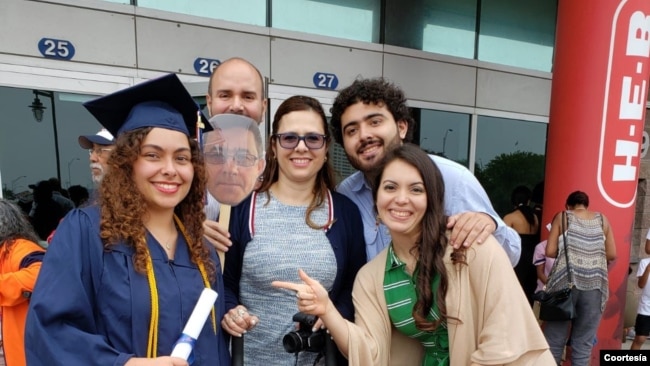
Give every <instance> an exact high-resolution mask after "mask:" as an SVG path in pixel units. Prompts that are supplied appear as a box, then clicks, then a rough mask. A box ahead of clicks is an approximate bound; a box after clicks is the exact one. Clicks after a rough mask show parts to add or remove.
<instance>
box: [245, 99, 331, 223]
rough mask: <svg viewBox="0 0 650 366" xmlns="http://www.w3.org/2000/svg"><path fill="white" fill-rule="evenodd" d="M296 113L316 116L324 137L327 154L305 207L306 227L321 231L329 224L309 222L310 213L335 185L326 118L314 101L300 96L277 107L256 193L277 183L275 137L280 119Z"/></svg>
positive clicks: (265, 190)
mask: <svg viewBox="0 0 650 366" xmlns="http://www.w3.org/2000/svg"><path fill="white" fill-rule="evenodd" d="M296 111H312V112H314V113H316V114H318V115H319V116H320V118H321V121H322V127H323V131H324V134H325V135H326V138H325V147H324V148H325V149H327V154H326V155H325V159H326V161H325V163H324V164H323V166H322V167H321V169H320V170H319V171H318V174H317V175H316V183H315V184H314V190H313V193H314V198H313V199H312V200H311V202H310V203H309V206H308V207H307V214H306V215H305V222H306V223H307V225H309V227H311V228H313V229H322V228H323V227H325V226H329V225H330V224H331V223H330V222H328V223H326V224H325V225H317V224H316V223H314V222H313V221H312V220H311V213H312V212H313V211H314V210H315V209H316V208H318V207H320V206H321V205H322V204H323V202H325V199H326V197H327V192H328V190H333V189H334V188H335V185H336V183H335V179H334V168H333V167H332V164H331V163H330V160H331V159H330V151H329V148H330V145H331V143H332V138H331V136H330V135H329V134H328V133H327V118H326V117H325V112H324V111H323V107H322V106H321V104H320V103H319V102H318V101H317V100H316V99H314V98H311V97H305V96H302V95H296V96H293V97H290V98H289V99H287V100H285V101H284V102H282V104H280V107H278V111H277V112H275V117H274V118H273V125H272V128H271V129H272V131H271V139H270V143H269V144H268V146H267V147H266V169H264V173H263V174H262V177H263V179H264V180H263V183H262V185H261V186H260V187H259V188H258V190H257V191H258V192H268V191H269V189H270V188H271V185H273V183H275V182H277V181H278V177H279V175H280V168H279V166H278V161H277V159H276V158H275V154H274V152H273V145H274V144H275V143H276V141H277V138H276V137H275V135H276V134H277V133H278V130H279V129H280V120H282V117H284V116H285V115H287V114H289V113H291V112H296ZM267 203H268V201H267Z"/></svg>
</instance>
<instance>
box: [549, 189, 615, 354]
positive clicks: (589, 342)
mask: <svg viewBox="0 0 650 366" xmlns="http://www.w3.org/2000/svg"><path fill="white" fill-rule="evenodd" d="M566 209H567V211H566V214H565V215H562V214H561V213H558V214H556V215H555V217H554V218H553V222H552V224H551V232H550V233H549V236H548V242H547V244H546V256H547V257H550V258H555V265H554V267H553V269H552V270H551V273H550V274H549V276H548V278H549V280H548V283H547V284H546V291H549V292H553V291H559V290H561V289H565V288H567V286H568V283H569V279H568V271H567V263H566V256H565V255H564V250H565V249H566V248H568V249H567V250H568V251H567V253H568V257H569V266H570V268H571V277H572V278H571V280H572V284H573V290H572V296H573V301H574V305H575V308H576V314H575V318H574V319H572V320H566V321H549V320H547V321H545V322H544V336H545V337H546V340H547V341H548V344H549V346H550V347H551V352H552V353H553V357H554V358H555V362H556V363H557V364H559V363H560V357H561V356H562V351H563V350H564V346H565V344H566V341H567V339H571V365H573V366H586V365H588V364H589V359H590V358H591V350H592V348H593V345H594V343H593V341H594V339H595V337H596V331H597V330H598V325H599V324H600V319H601V317H602V315H603V311H604V310H605V304H606V302H607V298H608V297H609V279H608V275H607V264H608V262H611V261H613V260H614V259H616V245H615V243H614V232H613V231H612V227H611V226H610V225H609V220H607V218H606V217H605V215H603V214H602V213H600V212H595V211H591V210H589V196H587V194H586V193H585V192H582V191H575V192H572V193H571V194H569V196H568V197H567V199H566ZM563 219H564V221H563ZM562 229H564V230H565V236H566V241H567V242H566V243H565V242H564V238H563V235H562ZM565 246H566V248H565Z"/></svg>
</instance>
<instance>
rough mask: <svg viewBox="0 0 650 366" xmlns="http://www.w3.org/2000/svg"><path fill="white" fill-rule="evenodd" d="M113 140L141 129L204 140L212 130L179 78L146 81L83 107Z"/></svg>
mask: <svg viewBox="0 0 650 366" xmlns="http://www.w3.org/2000/svg"><path fill="white" fill-rule="evenodd" d="M84 107H86V109H88V111H89V112H90V113H91V114H92V115H93V116H95V118H97V120H98V121H99V123H101V125H102V126H104V127H105V128H106V129H107V130H108V131H109V132H110V133H111V134H113V136H115V137H116V138H117V136H118V135H119V134H121V133H122V132H126V131H132V130H135V129H138V128H142V127H159V128H165V129H169V130H175V131H179V132H182V133H184V134H185V135H187V136H189V137H197V136H198V138H201V131H202V129H203V128H206V131H209V130H211V129H212V128H211V126H210V125H209V124H208V123H207V119H206V118H205V116H204V115H203V113H201V111H200V109H199V106H198V105H197V104H196V102H195V101H194V99H192V96H191V95H190V94H189V93H188V91H187V89H185V86H183V83H181V81H180V79H178V76H176V74H168V75H165V76H162V77H159V78H157V79H152V80H148V81H145V82H143V83H140V84H137V85H133V86H131V87H129V88H126V89H122V90H119V91H117V92H115V93H112V94H108V95H105V96H103V97H99V98H97V99H94V100H91V101H88V102H86V103H84Z"/></svg>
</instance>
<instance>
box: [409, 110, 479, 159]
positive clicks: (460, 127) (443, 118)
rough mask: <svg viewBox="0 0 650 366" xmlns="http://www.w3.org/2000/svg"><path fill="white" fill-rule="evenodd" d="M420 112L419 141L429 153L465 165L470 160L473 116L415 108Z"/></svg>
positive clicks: (417, 112)
mask: <svg viewBox="0 0 650 366" xmlns="http://www.w3.org/2000/svg"><path fill="white" fill-rule="evenodd" d="M413 112H414V115H415V116H416V119H418V118H417V116H418V114H419V121H418V125H419V129H418V131H417V132H418V135H419V136H418V140H417V141H418V142H419V144H420V147H421V148H422V149H423V150H425V151H426V152H427V153H429V154H435V155H440V156H443V157H445V158H447V159H451V160H453V161H455V162H457V163H460V164H462V165H464V166H466V167H467V166H468V162H469V127H470V121H471V116H470V115H469V114H465V113H454V112H445V111H437V110H433V109H417V108H413Z"/></svg>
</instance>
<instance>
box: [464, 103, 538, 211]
mask: <svg viewBox="0 0 650 366" xmlns="http://www.w3.org/2000/svg"><path fill="white" fill-rule="evenodd" d="M546 130H547V124H546V123H542V122H530V121H521V120H514V119H506V118H499V117H488V116H479V117H478V125H477V130H476V168H475V171H474V174H475V175H476V178H478V180H479V181H480V182H481V184H482V185H483V188H485V191H486V192H487V194H488V196H489V197H490V200H491V201H492V205H493V206H494V209H495V210H496V211H497V213H499V215H501V216H502V217H503V215H505V214H506V213H508V212H510V211H512V204H511V203H510V195H511V193H512V190H513V189H514V188H515V187H517V186H520V185H525V186H527V187H528V188H530V189H531V190H532V189H533V188H534V187H535V185H536V184H537V183H539V182H540V181H542V180H543V179H544V165H545V163H546Z"/></svg>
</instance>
